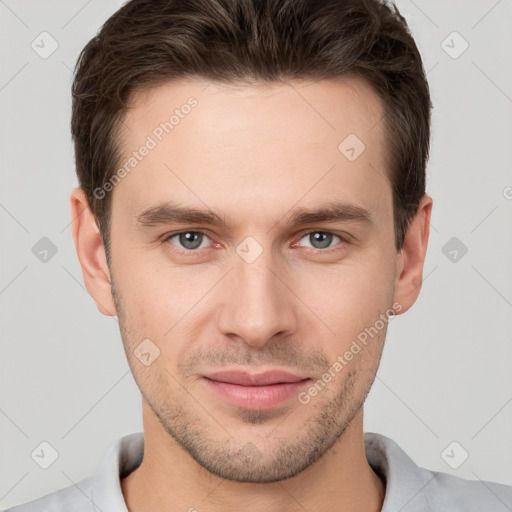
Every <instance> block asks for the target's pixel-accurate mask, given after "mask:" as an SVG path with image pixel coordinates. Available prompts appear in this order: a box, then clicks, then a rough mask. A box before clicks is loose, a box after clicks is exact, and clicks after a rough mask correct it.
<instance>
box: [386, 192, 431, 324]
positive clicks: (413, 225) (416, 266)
mask: <svg viewBox="0 0 512 512" xmlns="http://www.w3.org/2000/svg"><path fill="white" fill-rule="evenodd" d="M432 205H433V201H432V198H431V197H430V196H429V195H427V194H425V195H424V196H423V199H422V200H421V202H420V205H419V207H418V211H417V212H416V215H415V216H414V217H413V218H412V219H411V222H410V223H409V227H408V229H407V233H406V235H405V241H404V245H403V247H402V250H401V251H400V254H399V255H398V256H397V274H396V280H395V292H394V296H393V301H394V302H398V303H399V304H400V305H401V306H402V309H401V310H400V314H402V313H405V312H406V311H407V310H408V309H410V308H411V306H412V305H413V304H414V303H415V302H416V299H417V298H418V295H419V293H420V290H421V285H422V282H423V264H424V262H425V256H426V253H427V245H428V238H429V234H430V217H431V214H432Z"/></svg>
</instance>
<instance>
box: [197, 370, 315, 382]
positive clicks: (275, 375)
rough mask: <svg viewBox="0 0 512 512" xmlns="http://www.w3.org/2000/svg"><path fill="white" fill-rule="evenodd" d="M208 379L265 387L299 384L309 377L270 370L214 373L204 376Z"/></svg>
mask: <svg viewBox="0 0 512 512" xmlns="http://www.w3.org/2000/svg"><path fill="white" fill-rule="evenodd" d="M204 377H206V378H207V379H210V380H216V381H218V382H227V383H229V384H238V385H240V386H265V385H270V384H280V383H283V382H299V381H301V380H304V379H307V378H308V377H301V376H299V375H295V374H293V373H291V372H288V371H285V370H268V371H265V372H261V373H252V374H251V373H247V372H246V371H242V370H232V371H222V372H214V373H210V374H208V375H204Z"/></svg>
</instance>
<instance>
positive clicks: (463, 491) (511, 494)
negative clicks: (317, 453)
mask: <svg viewBox="0 0 512 512" xmlns="http://www.w3.org/2000/svg"><path fill="white" fill-rule="evenodd" d="M364 441H365V448H366V457H367V459H368V462H369V464H370V465H371V467H372V468H373V470H374V471H375V472H376V473H377V474H378V475H379V476H380V477H381V478H382V479H383V480H385V482H386V496H385V499H384V503H383V506H382V512H398V511H400V512H434V511H435V512H459V511H460V512H477V511H478V512H510V511H511V510H512V487H511V486H508V485H503V484H498V483H493V482H487V481H485V482H484V481H480V480H464V479H462V478H459V477H456V476H453V475H449V474H447V473H442V472H434V471H429V470H427V469H424V468H421V467H419V466H417V465H416V464H415V463H414V462H413V461H412V460H411V459H410V458H409V456H408V455H407V454H406V453H405V452H404V451H403V450H402V449H401V448H400V447H399V446H398V445H397V444H396V443H395V442H394V441H393V440H391V439H389V438H388V437H386V436H383V435H382V434H375V433H371V432H366V433H365V434H364ZM143 454H144V434H143V433H142V432H136V433H134V434H129V435H127V436H124V437H122V438H120V439H119V440H118V441H117V442H116V443H115V444H113V445H112V446H111V447H110V449H109V450H108V452H107V454H106V455H105V458H104V459H103V462H102V463H101V465H100V467H99V469H98V471H97V472H96V474H94V475H93V476H90V477H87V478H84V479H83V480H80V481H79V482H78V483H77V484H76V485H70V486H69V487H65V488H63V489H59V490H57V491H55V492H53V493H50V494H47V495H46V496H43V497H41V498H38V499H36V500H33V501H30V502H28V503H25V504H22V505H18V506H15V507H13V508H10V509H8V510H7V511H6V512H128V509H127V507H126V503H125V501H124V497H123V493H122V491H121V479H122V478H124V477H125V476H127V475H128V474H129V473H131V472H132V471H133V470H135V469H136V468H137V467H138V466H139V465H140V463H141V462H142V457H143Z"/></svg>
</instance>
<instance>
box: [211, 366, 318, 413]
mask: <svg viewBox="0 0 512 512" xmlns="http://www.w3.org/2000/svg"><path fill="white" fill-rule="evenodd" d="M203 380H204V381H205V383H206V385H207V386H208V388H209V389H210V390H211V391H213V392H214V393H215V394H217V395H218V396H220V397H221V398H222V399H224V400H226V401H227V402H228V403H230V404H231V405H233V406H235V407H240V408H244V409H259V410H261V409H273V408H275V407H277V406H278V405H279V404H281V403H283V402H285V401H287V400H290V398H292V397H294V396H297V394H298V393H299V391H300V389H301V388H303V387H304V386H306V385H308V384H309V381H310V380H311V379H310V378H309V377H302V376H299V375H295V374H293V373H290V372H287V371H284V370H270V371H266V372H262V373H257V374H250V373H247V372H244V371H222V372H215V373H211V374H208V375H204V376H203Z"/></svg>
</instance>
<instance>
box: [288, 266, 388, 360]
mask: <svg viewBox="0 0 512 512" xmlns="http://www.w3.org/2000/svg"><path fill="white" fill-rule="evenodd" d="M372 261H373V262H374V263H372V264H366V265H353V264H350V265H349V264H347V265H339V266H338V267H337V268H334V267H331V268H330V269H328V268H320V267H319V268H317V269H316V270H314V271H312V272H309V273H307V274H306V273H305V274H304V275H305V276H306V277H303V278H302V279H301V285H300V290H301V295H299V294H298V295H299V297H301V298H302V300H303V301H304V302H305V304H307V305H308V306H309V307H310V308H311V309H312V310H313V311H314V312H315V313H316V315H318V318H319V319H317V320H315V321H317V323H318V324H319V326H321V328H322V329H323V330H322V332H324V331H325V332H326V333H327V334H328V336H329V338H330V339H332V340H333V341H334V346H333V349H334V350H337V351H339V350H341V349H343V348H344V347H345V346H349V345H350V344H351V342H352V340H353V339H355V338H356V337H357V335H358V334H359V333H360V332H361V331H363V330H364V329H365V328H367V327H370V326H372V325H374V323H375V321H376V320H377V319H378V318H379V315H380V314H381V313H384V312H385V311H386V310H387V309H388V308H389V305H390V301H391V300H392V282H391V281H392V275H391V272H390V269H389V267H385V266H383V265H382V264H381V263H378V259H377V258H375V259H374V260H372Z"/></svg>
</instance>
